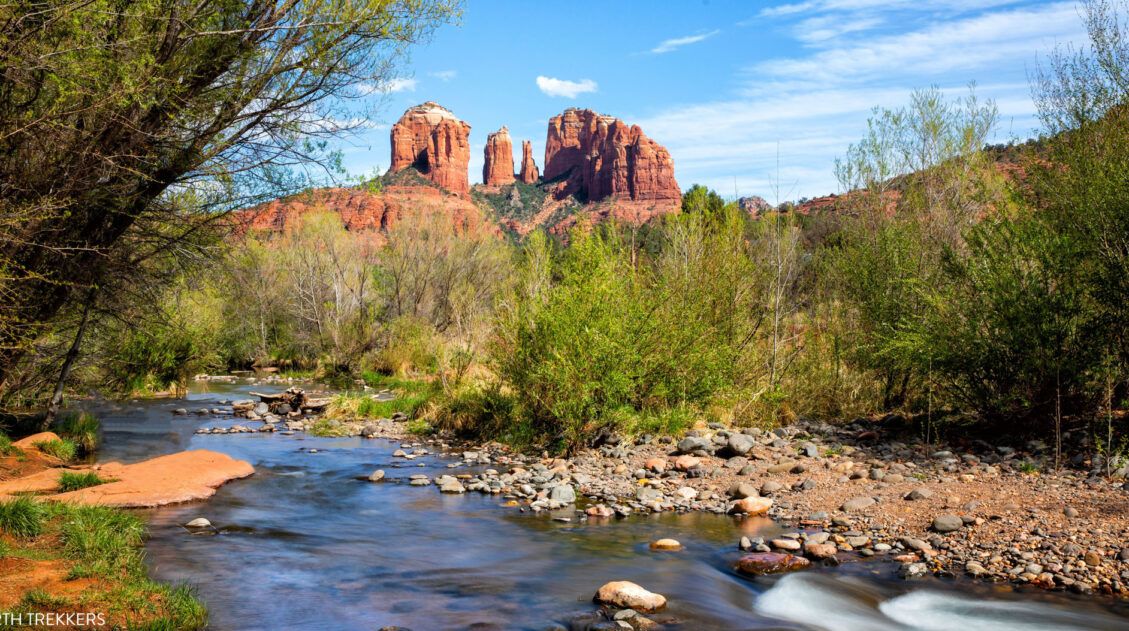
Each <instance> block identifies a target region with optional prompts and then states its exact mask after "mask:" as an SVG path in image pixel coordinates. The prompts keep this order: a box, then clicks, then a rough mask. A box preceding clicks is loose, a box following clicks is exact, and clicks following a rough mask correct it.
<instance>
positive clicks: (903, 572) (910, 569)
mask: <svg viewBox="0 0 1129 631" xmlns="http://www.w3.org/2000/svg"><path fill="white" fill-rule="evenodd" d="M926 574H929V566H928V565H925V564H924V563H903V564H901V566H899V567H898V576H900V577H902V578H904V579H906V580H909V579H911V578H921V577H922V576H925V575H926Z"/></svg>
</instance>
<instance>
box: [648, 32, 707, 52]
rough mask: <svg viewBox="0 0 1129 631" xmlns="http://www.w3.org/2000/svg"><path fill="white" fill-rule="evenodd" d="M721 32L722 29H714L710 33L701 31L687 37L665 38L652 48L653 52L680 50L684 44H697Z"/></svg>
mask: <svg viewBox="0 0 1129 631" xmlns="http://www.w3.org/2000/svg"><path fill="white" fill-rule="evenodd" d="M720 32H721V31H720V30H714V31H710V32H708V33H699V34H698V35H687V36H685V37H674V38H672V39H664V40H663V41H661V42H659V45H658V46H655V47H654V48H652V49H651V52H652V53H654V54H656V55H661V54H663V53H669V52H672V51H675V50H678V49H679V48H682V47H683V46H689V45H690V44H697V43H698V42H703V41H705V40H707V39H709V38H711V37H713V36H714V35H717V34H718V33H720Z"/></svg>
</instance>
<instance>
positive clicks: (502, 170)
mask: <svg viewBox="0 0 1129 631" xmlns="http://www.w3.org/2000/svg"><path fill="white" fill-rule="evenodd" d="M484 153H485V158H486V159H485V161H484V162H483V163H482V183H483V184H485V185H487V186H501V185H503V184H513V182H514V145H513V141H511V140H510V132H509V130H508V129H506V128H505V127H504V126H503V127H502V128H501V129H499V130H498V131H496V132H494V133H492V134H490V135H489V136H487V137H486V148H485V150H484Z"/></svg>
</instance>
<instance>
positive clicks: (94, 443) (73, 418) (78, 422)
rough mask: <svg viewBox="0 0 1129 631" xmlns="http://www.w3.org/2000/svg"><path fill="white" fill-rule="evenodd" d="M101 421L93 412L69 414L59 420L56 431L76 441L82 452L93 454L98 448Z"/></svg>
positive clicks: (79, 450) (76, 445)
mask: <svg viewBox="0 0 1129 631" xmlns="http://www.w3.org/2000/svg"><path fill="white" fill-rule="evenodd" d="M100 429H101V423H99V422H98V419H97V418H95V417H94V416H93V415H91V414H87V413H86V412H82V413H80V414H69V415H67V416H65V417H63V419H62V420H61V421H60V422H59V425H58V427H57V428H56V430H55V433H56V434H58V435H59V436H61V437H63V438H66V439H69V440H71V441H72V442H74V444H75V447H77V449H78V452H79V453H80V454H84V455H85V454H91V453H94V451H95V450H96V449H98V442H99V438H98V432H99V430H100Z"/></svg>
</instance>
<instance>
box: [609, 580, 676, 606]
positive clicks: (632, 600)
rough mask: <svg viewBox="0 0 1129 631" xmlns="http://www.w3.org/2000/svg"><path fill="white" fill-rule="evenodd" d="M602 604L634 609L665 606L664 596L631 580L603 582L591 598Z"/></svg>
mask: <svg viewBox="0 0 1129 631" xmlns="http://www.w3.org/2000/svg"><path fill="white" fill-rule="evenodd" d="M593 600H595V601H596V602H598V603H600V604H604V605H612V606H614V607H619V608H621V609H634V610H635V611H644V612H650V611H658V610H660V609H662V608H663V607H665V606H666V597H665V596H663V595H662V594H656V593H654V592H649V591H647V590H646V589H643V588H642V587H640V586H639V585H636V584H635V583H632V582H631V581H612V582H610V583H605V584H604V585H603V586H602V587H600V589H599V591H597V592H596V596H595V598H594V599H593Z"/></svg>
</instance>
